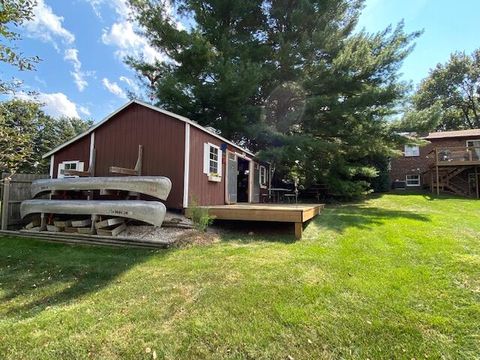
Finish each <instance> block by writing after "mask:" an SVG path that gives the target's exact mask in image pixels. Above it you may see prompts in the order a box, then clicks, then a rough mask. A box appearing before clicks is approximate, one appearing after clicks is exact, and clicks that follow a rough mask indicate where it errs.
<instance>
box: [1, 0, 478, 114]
mask: <svg viewBox="0 0 480 360" xmlns="http://www.w3.org/2000/svg"><path fill="white" fill-rule="evenodd" d="M37 1H38V6H37V8H36V10H35V11H36V14H37V17H36V18H35V20H34V21H33V22H30V23H28V24H25V25H24V27H23V29H22V31H21V33H22V36H23V40H22V41H21V42H19V48H20V50H21V51H22V52H23V53H24V54H26V55H29V54H30V55H39V56H40V58H41V59H42V61H41V62H40V63H39V64H38V65H37V70H36V71H35V72H22V73H19V72H16V71H14V70H13V69H12V68H11V67H8V66H6V65H5V64H2V65H1V69H0V71H1V74H2V75H1V76H5V75H6V76H7V77H12V76H15V77H17V78H20V79H21V80H23V81H24V84H25V86H26V87H27V88H28V89H30V90H35V91H37V92H38V99H39V100H40V101H42V102H43V103H44V104H45V111H46V112H47V113H50V114H52V115H54V116H59V115H67V116H80V117H82V118H92V119H94V120H95V121H98V120H100V119H102V118H103V117H104V116H106V115H107V114H108V113H110V112H111V111H113V110H115V109H116V108H117V107H119V106H120V105H122V104H124V103H125V102H126V101H127V95H126V94H127V92H128V91H133V92H138V89H137V85H136V82H135V74H134V73H133V72H132V71H131V70H130V69H129V68H128V67H127V66H126V65H124V63H123V61H122V58H123V57H124V56H125V55H135V54H136V55H139V54H143V55H144V56H145V57H146V59H154V58H161V57H162V54H161V53H158V52H157V51H155V50H154V49H153V48H151V47H150V46H149V45H148V43H147V42H146V41H145V39H143V38H142V37H140V36H138V35H137V34H136V33H135V25H132V23H131V22H129V21H128V19H127V13H128V12H127V8H126V6H125V2H124V0H72V1H65V0H37ZM479 13H480V1H478V0H462V1H457V2H452V1H450V0H367V2H366V7H365V10H364V12H363V14H362V16H361V18H360V22H359V25H358V26H359V28H365V29H366V30H367V31H369V32H376V31H381V30H383V29H384V28H385V27H387V26H388V25H390V24H394V25H395V24H397V23H398V22H399V21H400V20H402V19H404V21H405V28H406V30H407V31H415V30H424V34H423V35H422V36H421V38H420V39H418V40H417V45H416V48H415V50H414V51H413V53H412V54H411V55H410V56H409V58H408V59H407V60H406V61H405V63H404V65H403V67H402V69H401V72H402V73H403V75H402V78H403V79H404V80H408V81H412V82H413V84H417V83H418V82H419V81H420V80H421V79H422V78H424V77H425V76H427V74H428V71H429V69H430V68H432V67H434V66H435V65H436V64H437V63H439V62H445V61H446V60H448V57H449V54H450V53H451V52H453V51H456V50H460V51H466V52H467V53H470V52H472V51H473V50H474V49H475V48H478V47H480V40H478V35H477V34H478V25H477V24H478V14H479ZM19 96H20V97H22V96H23V97H27V95H25V94H20V95H19Z"/></svg>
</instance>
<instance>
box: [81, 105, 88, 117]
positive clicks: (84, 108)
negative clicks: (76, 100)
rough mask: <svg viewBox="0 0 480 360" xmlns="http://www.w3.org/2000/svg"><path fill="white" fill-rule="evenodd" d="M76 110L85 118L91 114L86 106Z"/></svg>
mask: <svg viewBox="0 0 480 360" xmlns="http://www.w3.org/2000/svg"><path fill="white" fill-rule="evenodd" d="M78 110H79V111H80V112H81V113H82V114H83V115H86V116H90V115H91V113H90V110H89V109H88V108H87V107H86V106H81V105H80V106H78Z"/></svg>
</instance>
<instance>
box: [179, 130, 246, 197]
mask: <svg viewBox="0 0 480 360" xmlns="http://www.w3.org/2000/svg"><path fill="white" fill-rule="evenodd" d="M205 143H211V144H214V145H217V146H221V145H222V141H221V140H220V139H217V138H216V137H214V136H212V135H210V134H207V133H205V132H203V131H201V130H199V129H197V128H196V127H194V126H190V170H189V173H190V176H189V186H188V202H189V204H191V203H192V200H194V201H195V202H197V203H198V205H222V204H225V151H223V155H222V181H221V182H218V183H217V182H211V181H208V176H207V175H206V174H204V173H203V144H205ZM237 151H238V150H237Z"/></svg>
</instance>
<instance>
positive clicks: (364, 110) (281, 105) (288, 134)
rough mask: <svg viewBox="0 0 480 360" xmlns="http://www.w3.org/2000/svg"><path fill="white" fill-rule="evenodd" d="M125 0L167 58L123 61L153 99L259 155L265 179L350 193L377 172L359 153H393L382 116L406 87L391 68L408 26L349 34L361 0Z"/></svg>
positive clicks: (403, 52)
mask: <svg viewBox="0 0 480 360" xmlns="http://www.w3.org/2000/svg"><path fill="white" fill-rule="evenodd" d="M130 3H131V5H132V7H133V15H134V17H135V18H136V19H137V20H138V21H139V23H140V24H141V25H142V26H143V28H144V30H145V31H144V35H145V36H146V37H147V38H148V39H149V40H150V43H151V44H152V46H154V47H157V48H158V49H159V50H160V51H164V52H165V53H166V55H168V59H167V60H165V61H162V62H157V63H155V64H148V63H146V62H145V61H143V60H142V59H133V58H128V59H127V63H128V64H129V65H130V66H132V67H133V68H134V69H135V70H136V71H137V73H138V75H139V76H140V78H143V79H144V81H145V83H146V85H147V86H148V87H149V89H150V91H151V94H152V98H153V99H154V100H155V102H157V104H158V105H160V106H162V107H165V108H167V109H168V110H171V111H174V112H177V113H180V114H183V115H186V116H188V117H190V118H192V119H194V120H196V121H198V122H199V123H200V124H202V125H209V126H213V127H215V128H217V129H218V130H220V131H221V133H222V135H223V136H225V137H227V138H232V139H233V140H235V141H237V142H239V143H241V144H242V145H244V146H247V147H249V148H250V149H251V150H253V151H259V150H261V152H260V156H261V157H262V158H263V159H265V160H268V161H270V162H272V163H273V165H274V167H275V169H276V176H277V177H287V178H288V177H290V178H292V177H296V178H299V179H300V180H301V181H302V182H303V183H304V184H308V183H327V184H328V185H329V186H330V187H331V190H332V194H335V195H339V196H348V195H358V194H361V193H364V192H366V191H367V189H368V187H369V179H371V177H372V176H373V177H375V176H376V175H377V173H378V171H377V169H376V168H375V166H374V164H371V163H369V159H371V158H372V157H373V156H376V155H378V154H383V155H384V156H389V155H390V154H391V153H392V152H393V151H394V150H393V149H394V148H395V144H394V143H393V142H392V140H394V139H395V137H393V136H392V134H391V131H392V129H391V128H390V127H389V126H388V124H387V122H386V119H387V118H388V117H389V116H391V115H392V114H393V113H394V112H395V108H396V107H397V105H398V103H399V100H400V99H402V97H403V96H404V94H405V92H406V90H407V87H406V85H405V84H402V83H400V82H399V80H398V72H397V70H398V68H399V66H400V64H401V62H402V60H403V59H404V58H405V57H406V56H407V55H408V54H409V52H410V51H411V48H412V47H411V44H412V41H413V40H414V39H415V38H416V37H417V36H418V35H419V33H413V34H406V33H405V32H404V30H403V24H399V25H398V26H397V27H396V28H388V29H386V30H385V31H383V32H380V33H377V34H368V33H366V32H363V31H361V32H357V33H354V32H353V29H354V27H355V25H356V22H357V19H358V16H359V13H360V10H361V7H362V4H363V1H361V0H340V1H338V0H335V1H333V0H302V1H259V0H246V1H217V0H207V1H201V0H178V1H173V15H172V14H171V13H168V12H166V11H165V8H164V7H163V3H162V2H161V1H155V0H131V1H130ZM181 16H183V17H186V18H188V19H190V23H191V24H192V28H191V29H183V28H181V27H179V26H178V25H177V24H176V23H175V19H176V18H178V17H181Z"/></svg>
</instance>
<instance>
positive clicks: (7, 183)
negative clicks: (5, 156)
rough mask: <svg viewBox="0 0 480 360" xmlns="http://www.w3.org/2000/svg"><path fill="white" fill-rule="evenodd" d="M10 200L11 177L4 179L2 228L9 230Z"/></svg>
mask: <svg viewBox="0 0 480 360" xmlns="http://www.w3.org/2000/svg"><path fill="white" fill-rule="evenodd" d="M9 200H10V179H9V178H8V177H7V178H5V179H3V198H2V230H8V203H9Z"/></svg>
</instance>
